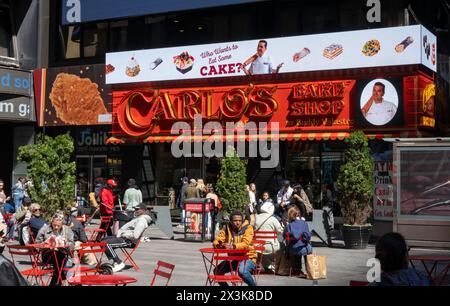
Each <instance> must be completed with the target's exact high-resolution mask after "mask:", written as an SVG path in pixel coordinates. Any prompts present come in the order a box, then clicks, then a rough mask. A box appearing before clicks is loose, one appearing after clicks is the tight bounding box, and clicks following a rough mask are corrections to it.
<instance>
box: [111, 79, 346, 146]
mask: <svg viewBox="0 0 450 306" xmlns="http://www.w3.org/2000/svg"><path fill="white" fill-rule="evenodd" d="M354 84H355V81H328V82H312V83H311V82H310V83H296V84H280V85H279V86H275V85H267V86H254V85H252V84H251V85H249V86H246V87H240V88H231V87H226V88H224V87H220V88H208V89H184V90H180V89H177V90H159V89H139V90H134V91H130V92H125V93H123V94H122V95H120V94H121V93H118V92H116V93H114V95H115V96H117V99H119V98H120V101H119V103H117V104H116V105H117V107H116V106H115V107H114V112H115V115H116V119H117V120H116V122H117V123H118V126H117V124H116V125H115V129H116V128H117V129H120V130H118V132H120V133H122V132H124V133H126V134H128V135H130V136H134V137H141V136H146V135H150V134H152V133H155V134H156V133H166V132H168V131H170V129H171V125H172V124H173V123H175V122H177V121H184V122H189V123H191V122H193V121H194V116H196V115H197V116H198V115H201V118H202V119H203V121H204V122H208V121H217V122H219V123H221V125H222V126H224V123H225V122H237V121H241V122H244V123H245V122H249V121H254V122H269V121H274V122H275V121H277V122H278V123H279V124H280V126H281V127H282V126H283V125H286V127H287V126H288V124H287V121H288V118H291V119H294V120H295V119H301V120H303V118H312V119H311V120H316V119H317V120H319V121H320V120H322V119H323V118H324V117H327V118H336V117H338V116H339V115H340V114H341V112H342V111H343V110H344V109H345V108H347V110H348V105H349V92H350V91H351V89H352V88H353V85H354Z"/></svg>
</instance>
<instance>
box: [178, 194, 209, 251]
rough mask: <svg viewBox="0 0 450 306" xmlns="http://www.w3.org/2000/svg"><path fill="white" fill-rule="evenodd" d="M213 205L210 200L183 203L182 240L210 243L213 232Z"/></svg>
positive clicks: (193, 200)
mask: <svg viewBox="0 0 450 306" xmlns="http://www.w3.org/2000/svg"><path fill="white" fill-rule="evenodd" d="M213 213H214V205H213V204H212V202H211V199H188V200H185V201H184V240H185V241H200V242H205V241H210V240H211V237H212V231H213Z"/></svg>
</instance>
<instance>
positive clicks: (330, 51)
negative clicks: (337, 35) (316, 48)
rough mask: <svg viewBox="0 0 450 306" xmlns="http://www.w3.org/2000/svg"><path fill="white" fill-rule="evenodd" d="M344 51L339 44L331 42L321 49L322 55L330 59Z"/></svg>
mask: <svg viewBox="0 0 450 306" xmlns="http://www.w3.org/2000/svg"><path fill="white" fill-rule="evenodd" d="M342 52H344V48H343V47H342V45H339V44H331V45H329V46H328V47H326V48H325V50H323V56H324V57H326V58H328V59H330V60H332V59H335V58H336V57H338V56H339V55H341V54H342Z"/></svg>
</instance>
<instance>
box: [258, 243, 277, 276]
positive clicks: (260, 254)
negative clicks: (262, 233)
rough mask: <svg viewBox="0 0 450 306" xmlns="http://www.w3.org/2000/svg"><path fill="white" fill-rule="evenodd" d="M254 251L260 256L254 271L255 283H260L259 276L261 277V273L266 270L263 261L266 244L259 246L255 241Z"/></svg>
mask: <svg viewBox="0 0 450 306" xmlns="http://www.w3.org/2000/svg"><path fill="white" fill-rule="evenodd" d="M253 249H254V250H255V251H256V253H257V254H259V258H258V259H257V261H256V268H255V269H254V270H253V275H254V276H255V282H256V283H258V280H259V276H260V275H261V272H262V271H263V270H264V267H263V264H262V259H263V252H264V250H265V249H266V247H265V246H264V243H262V244H257V243H255V241H253ZM274 275H275V274H274Z"/></svg>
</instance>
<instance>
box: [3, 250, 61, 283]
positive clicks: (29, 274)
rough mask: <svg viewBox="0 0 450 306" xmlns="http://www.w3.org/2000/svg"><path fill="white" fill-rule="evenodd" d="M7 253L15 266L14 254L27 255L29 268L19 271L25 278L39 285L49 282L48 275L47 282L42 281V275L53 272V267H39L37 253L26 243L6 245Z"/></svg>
mask: <svg viewBox="0 0 450 306" xmlns="http://www.w3.org/2000/svg"><path fill="white" fill-rule="evenodd" d="M7 247H8V250H9V254H10V255H11V261H12V262H13V264H14V265H15V266H16V262H15V260H14V255H17V256H28V257H29V260H30V262H31V266H32V268H31V269H26V270H22V271H20V273H21V274H22V275H23V276H25V277H26V278H27V280H28V281H29V280H30V278H31V279H34V280H35V281H36V283H35V284H37V285H41V286H47V285H48V283H49V282H50V277H48V279H47V282H45V281H44V279H43V276H45V275H48V274H53V269H51V268H44V269H40V268H39V263H38V261H39V253H38V252H37V251H36V250H35V249H34V248H33V247H32V246H28V245H7Z"/></svg>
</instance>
